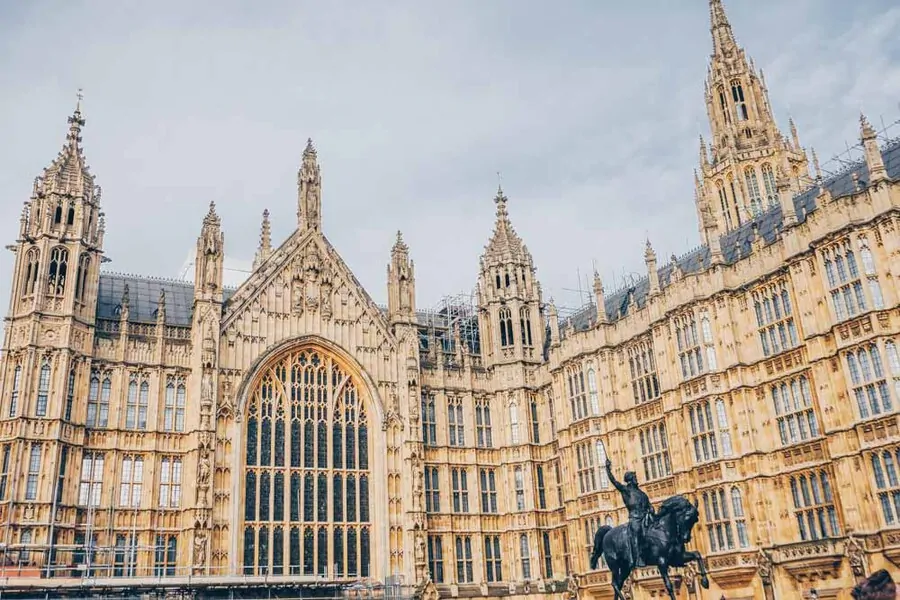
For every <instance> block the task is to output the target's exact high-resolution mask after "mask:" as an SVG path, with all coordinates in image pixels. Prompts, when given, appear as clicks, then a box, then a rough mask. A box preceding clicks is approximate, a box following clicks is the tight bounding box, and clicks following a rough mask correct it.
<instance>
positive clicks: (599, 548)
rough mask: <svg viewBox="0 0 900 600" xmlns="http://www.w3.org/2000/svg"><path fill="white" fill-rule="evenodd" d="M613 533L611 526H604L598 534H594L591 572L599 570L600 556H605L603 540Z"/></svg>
mask: <svg viewBox="0 0 900 600" xmlns="http://www.w3.org/2000/svg"><path fill="white" fill-rule="evenodd" d="M610 531H612V527H610V526H609V525H604V526H603V527H600V528H599V529H598V530H597V533H595V534H594V550H593V551H592V552H591V570H592V571H593V570H594V569H596V568H597V563H599V562H600V555H601V554H603V538H605V537H606V534H607V533H609V532H610Z"/></svg>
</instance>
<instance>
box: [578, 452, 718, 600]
mask: <svg viewBox="0 0 900 600" xmlns="http://www.w3.org/2000/svg"><path fill="white" fill-rule="evenodd" d="M606 474H607V475H608V476H609V480H610V481H611V482H612V484H613V485H614V486H615V488H616V489H617V490H619V493H620V494H621V495H622V500H623V501H624V503H625V508H626V509H628V524H627V525H619V526H617V527H610V526H608V525H604V526H603V527H600V528H599V529H598V530H597V533H595V534H594V549H593V552H591V563H590V564H591V569H596V568H597V563H598V562H599V561H600V557H601V556H603V558H604V559H605V560H606V564H607V566H608V567H609V570H610V571H611V573H612V586H613V590H614V591H615V593H616V600H625V596H624V595H623V594H622V586H624V585H625V582H626V581H627V580H628V577H629V575H631V572H632V571H633V570H634V569H636V568H638V567H644V566H656V567H657V568H658V569H659V574H660V577H662V580H663V583H664V584H665V586H666V591H667V592H669V597H670V598H671V600H675V590H674V588H673V587H672V581H671V580H670V579H669V568H670V567H683V566H685V565H686V564H687V563H689V562H696V563H697V564H698V566H699V571H700V585H702V586H703V587H704V588H709V579H708V578H707V575H706V565H704V564H703V557H701V556H700V553H699V552H693V551H690V550H685V545H686V544H687V543H688V542H690V541H691V529H693V527H694V525H696V524H697V519H698V517H699V512H698V510H697V505H696V504H691V502H690V501H689V500H688V499H687V498H685V497H684V496H672V497H671V498H668V499H667V500H665V501H664V502H663V503H662V504H660V506H659V510H658V511H654V510H653V505H652V504H651V503H650V498H649V497H648V496H647V494H646V493H645V492H644V491H643V490H642V489H640V487H639V486H638V481H637V475H635V474H634V472H632V471H628V472H627V473H625V477H624V479H625V483H624V484H623V483H621V482H619V481H617V480H616V478H615V477H614V476H613V473H612V462H610V461H609V460H608V459H607V461H606Z"/></svg>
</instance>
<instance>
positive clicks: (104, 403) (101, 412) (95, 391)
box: [85, 370, 112, 427]
mask: <svg viewBox="0 0 900 600" xmlns="http://www.w3.org/2000/svg"><path fill="white" fill-rule="evenodd" d="M111 390H112V382H111V381H110V379H109V375H105V376H104V377H103V382H102V385H101V380H100V373H99V372H98V371H96V370H95V371H92V372H91V383H90V386H89V388H88V403H87V420H86V422H85V425H86V426H87V427H106V425H107V421H108V419H109V396H110V392H111Z"/></svg>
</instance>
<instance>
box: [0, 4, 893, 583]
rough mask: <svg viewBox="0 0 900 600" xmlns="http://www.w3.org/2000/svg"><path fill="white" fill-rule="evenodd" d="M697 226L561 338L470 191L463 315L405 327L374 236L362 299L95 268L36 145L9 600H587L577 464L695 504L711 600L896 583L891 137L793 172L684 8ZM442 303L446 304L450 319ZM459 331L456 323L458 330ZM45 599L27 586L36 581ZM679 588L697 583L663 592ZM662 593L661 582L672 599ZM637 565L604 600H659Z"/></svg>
mask: <svg viewBox="0 0 900 600" xmlns="http://www.w3.org/2000/svg"><path fill="white" fill-rule="evenodd" d="M710 4H711V17H712V33H713V40H714V54H713V57H712V61H711V68H710V75H709V81H708V83H707V94H706V100H707V106H708V108H709V113H710V121H711V125H712V131H713V137H712V144H713V147H712V150H711V151H710V150H709V149H708V148H707V147H706V146H705V145H704V147H703V151H702V155H701V171H702V177H701V175H700V174H698V175H697V197H696V205H697V211H698V222H699V226H700V231H701V235H702V237H703V240H704V243H705V245H704V246H703V247H701V248H700V249H698V250H696V251H694V252H691V253H689V254H687V255H685V256H682V257H680V258H678V257H673V258H672V259H671V260H670V261H668V262H667V263H665V264H662V265H661V266H660V265H659V264H658V263H657V257H656V254H655V252H654V250H653V248H652V247H651V245H650V244H649V242H648V244H647V249H646V253H645V260H646V265H647V277H646V278H645V279H643V280H642V281H640V282H638V283H637V284H635V285H634V286H632V287H630V288H628V289H624V290H619V291H617V292H615V293H612V294H607V293H606V292H605V290H604V287H603V284H602V282H601V281H600V279H599V278H598V277H597V278H595V284H594V293H595V302H594V303H593V304H592V305H590V306H588V307H586V308H584V309H583V310H581V311H579V312H577V313H575V314H574V315H573V316H571V317H569V318H567V319H565V320H561V319H560V318H559V316H558V313H557V309H556V307H555V306H554V304H553V302H552V300H551V301H549V302H547V303H545V302H544V299H543V297H542V293H541V287H540V284H539V282H538V280H537V278H536V269H535V266H534V262H533V258H532V256H531V254H530V252H529V251H528V249H527V247H526V245H525V244H524V243H523V241H522V239H521V238H520V237H519V235H518V234H517V233H516V231H515V229H514V228H513V225H512V223H511V220H510V216H509V212H508V207H507V204H508V199H507V198H506V196H505V195H504V194H503V191H502V190H498V192H497V195H496V198H495V202H496V226H495V230H494V234H493V236H492V238H491V240H490V242H489V244H488V246H487V248H486V250H485V253H484V255H483V257H482V260H481V264H480V273H479V277H478V293H477V310H476V311H473V312H466V311H464V310H448V311H444V312H442V313H440V314H434V313H428V312H427V311H422V310H417V308H416V301H415V300H416V295H415V268H414V265H413V262H412V261H411V260H410V254H411V252H410V249H409V248H408V247H407V245H406V244H405V243H404V242H403V240H402V237H401V236H400V235H399V234H398V236H397V240H396V243H395V245H394V247H393V250H392V252H391V256H390V264H389V267H388V273H387V279H388V283H387V286H388V293H387V298H388V304H387V307H386V308H382V307H379V306H377V305H376V304H375V303H374V302H373V301H372V299H371V298H370V297H369V295H368V294H367V292H366V291H365V290H364V289H362V288H361V286H360V285H359V283H358V282H357V280H356V278H355V277H354V276H353V274H352V273H351V272H350V270H349V269H348V268H347V265H346V264H345V263H344V262H343V261H342V260H341V258H340V256H339V255H338V253H337V251H336V250H335V249H334V248H333V247H332V246H331V244H330V243H329V242H328V240H327V239H326V238H325V237H324V235H323V233H322V232H323V227H322V222H321V215H322V211H321V202H322V196H321V190H322V177H321V173H320V171H319V166H318V157H317V155H316V151H315V148H314V147H313V145H312V142H311V141H310V142H309V143H308V145H307V147H306V150H305V152H304V154H303V161H302V164H301V166H300V168H299V172H298V200H297V217H298V221H297V229H296V230H295V232H294V233H293V234H292V235H291V236H290V237H289V238H288V239H286V240H285V241H284V242H283V243H282V244H281V245H280V246H278V247H277V248H273V246H272V241H271V234H270V227H269V215H268V211H266V212H265V213H264V217H263V225H262V229H261V235H260V244H259V250H258V252H257V255H256V260H255V261H254V270H253V273H252V274H251V275H250V276H249V278H248V279H247V280H246V281H245V282H244V283H243V284H242V285H241V286H240V287H239V288H237V289H228V288H225V287H223V284H222V270H223V269H222V264H223V256H224V251H225V247H226V242H225V237H224V235H223V232H222V222H221V220H220V218H219V216H218V215H217V214H216V210H215V207H214V206H213V205H211V206H210V208H209V212H208V214H207V215H206V217H205V218H204V219H203V223H202V226H201V228H200V234H199V236H198V240H197V249H196V262H195V265H196V267H195V268H196V271H195V278H194V282H193V283H185V282H180V281H170V280H162V279H153V278H142V277H133V276H122V275H115V274H111V273H101V271H100V264H101V262H102V260H103V259H102V257H103V233H104V227H105V224H104V217H103V214H102V212H101V208H100V199H101V193H100V188H99V187H98V186H96V185H95V183H94V179H93V176H92V175H91V174H90V172H89V170H88V168H87V166H86V164H85V160H84V156H83V152H82V148H81V128H82V127H83V125H84V119H83V118H82V114H81V110H80V107H79V108H78V109H76V111H75V113H74V114H73V116H72V117H70V119H69V123H70V129H69V133H68V136H67V140H66V143H65V146H64V148H63V150H62V152H61V153H60V155H59V156H58V157H57V159H56V160H54V162H53V163H52V164H51V165H50V167H48V168H47V169H46V170H45V171H44V173H43V175H42V176H40V177H38V178H37V179H36V180H35V184H34V191H33V194H32V198H31V199H30V200H29V201H28V202H27V204H26V208H25V210H24V212H23V214H22V218H21V222H20V229H19V236H18V239H17V240H16V241H15V244H14V246H13V248H14V250H15V252H16V269H15V272H14V273H13V274H12V277H13V286H12V297H11V301H10V308H9V313H8V317H7V325H6V330H5V339H4V342H3V354H2V360H0V535H2V546H0V547H2V548H3V551H4V552H5V557H6V560H5V564H4V565H2V566H0V571H2V572H3V573H2V575H3V576H10V577H12V579H10V580H9V582H10V583H9V585H8V586H7V590H8V592H7V593H14V592H15V590H16V589H17V588H27V589H28V590H29V592H34V591H36V590H37V589H40V588H47V587H53V588H66V587H71V588H80V586H82V585H85V578H86V577H89V578H90V580H89V581H90V585H94V586H97V587H101V588H103V587H105V588H119V587H135V586H145V587H149V588H167V587H168V588H178V587H179V586H184V585H186V581H187V577H188V576H190V577H191V578H192V579H191V585H192V586H194V588H195V589H201V590H202V589H203V586H205V585H210V586H211V585H217V586H218V585H226V586H228V585H248V584H249V585H258V584H261V583H262V582H266V583H267V584H269V585H288V586H302V585H311V584H313V583H314V582H318V583H320V584H321V583H322V582H337V583H347V582H350V581H358V580H360V579H363V580H368V581H375V582H389V581H394V582H398V581H401V582H402V583H403V584H405V585H406V586H407V587H408V589H410V590H414V591H415V592H416V593H417V594H419V595H421V596H424V597H428V598H438V597H452V596H457V595H460V596H487V595H513V596H527V595H537V594H541V595H547V594H551V595H555V596H557V597H559V598H564V597H565V598H580V599H582V600H584V599H587V598H609V597H611V588H610V586H609V572H608V571H607V570H606V569H605V568H603V567H602V566H601V568H599V569H598V570H595V571H590V570H589V569H588V554H589V548H590V542H591V537H592V535H593V532H594V530H595V529H596V528H597V527H598V526H599V525H602V524H613V523H620V522H622V521H623V520H624V517H625V515H624V513H623V510H622V508H621V506H620V504H619V497H618V494H617V493H615V491H614V490H613V489H612V488H611V487H610V485H609V482H608V481H607V479H606V475H605V473H604V472H603V470H602V465H603V463H604V461H605V459H606V458H607V456H606V453H607V452H608V455H609V458H610V459H611V460H612V461H613V463H614V465H615V466H616V469H625V468H630V469H634V470H635V471H637V472H638V475H639V478H640V480H641V481H642V483H643V487H644V488H645V489H646V490H647V491H648V493H649V494H650V496H651V498H652V499H653V500H654V501H655V502H659V501H661V500H662V499H664V498H665V497H667V496H669V495H672V494H675V493H681V494H686V495H688V496H690V497H692V498H693V499H696V501H697V502H698V503H699V506H700V512H701V520H700V523H699V525H698V528H697V530H696V531H695V534H694V540H693V542H692V543H693V545H694V547H695V548H696V549H698V550H700V551H701V552H702V553H703V554H704V555H705V556H706V557H707V559H708V565H709V570H710V578H711V580H712V589H711V590H710V591H709V592H704V597H706V594H708V595H709V597H716V598H718V597H720V596H721V595H725V596H726V597H728V598H738V597H741V598H760V597H765V598H776V597H779V598H788V597H801V595H802V594H806V593H808V592H809V590H811V589H813V588H815V589H816V590H817V594H818V596H819V597H820V598H825V597H846V595H844V596H841V594H846V590H849V589H850V587H852V584H853V583H854V582H855V581H856V580H857V578H860V577H864V576H865V575H867V574H870V573H872V572H875V571H877V570H878V569H880V568H885V567H887V568H888V569H890V570H894V566H893V564H894V563H898V564H900V483H898V482H900V477H898V472H897V469H898V468H900V466H898V463H900V423H898V415H897V407H898V406H900V357H898V349H897V344H898V343H900V285H898V283H897V277H898V275H900V274H898V273H894V271H895V270H896V269H897V266H896V265H898V264H900V259H898V258H900V257H898V254H900V237H898V233H897V227H898V222H900V186H898V184H897V183H896V180H897V178H898V177H900V145H898V144H896V143H895V142H894V143H892V142H888V143H887V144H885V145H884V147H883V148H882V147H879V144H878V139H877V136H876V134H875V132H874V131H873V129H872V128H871V126H870V125H869V124H868V123H867V122H866V121H865V119H862V121H861V141H862V147H863V149H864V155H865V159H864V160H863V161H861V162H859V163H857V164H854V165H852V168H848V169H847V170H845V171H844V172H842V173H840V174H838V175H836V176H833V177H829V178H824V177H822V176H821V174H820V173H819V172H818V171H819V169H818V166H817V164H816V163H817V161H815V160H813V163H814V164H816V169H815V170H816V172H815V173H814V174H813V175H810V174H809V172H808V167H807V165H808V161H807V157H806V153H805V151H804V150H803V149H802V148H801V146H800V143H799V138H798V135H797V133H796V128H794V127H793V126H792V127H791V130H792V131H791V136H790V140H788V139H786V138H785V137H784V136H782V135H781V133H780V132H779V130H778V127H777V125H776V124H775V121H774V119H773V117H772V110H771V106H770V105H769V99H768V91H767V88H766V85H765V80H764V78H763V77H762V74H761V72H759V73H758V72H757V71H756V70H755V68H754V67H753V64H752V62H750V61H749V59H747V57H746V55H745V53H744V51H743V50H742V49H741V48H740V47H738V46H737V44H736V42H735V40H734V37H733V35H732V33H731V27H730V25H729V24H728V21H727V19H726V17H725V13H724V10H723V8H722V6H721V3H720V1H719V0H711V3H710ZM457 308H460V307H457ZM463 308H464V307H463ZM48 578H52V581H49V582H48ZM673 579H674V581H675V582H676V584H677V586H678V588H679V594H680V595H681V597H684V598H700V597H701V596H700V594H701V591H700V590H701V588H700V587H699V586H698V585H697V581H696V580H697V572H696V571H695V570H693V569H692V570H685V572H683V573H678V574H677V576H676V577H674V578H673ZM682 584H683V585H682ZM660 590H661V588H660V583H659V581H658V580H657V577H656V572H655V570H654V569H640V570H638V572H637V573H636V575H635V577H634V578H633V580H631V582H630V583H629V585H628V588H627V597H629V598H635V599H643V598H649V597H652V596H653V595H654V594H658V593H659V591H660Z"/></svg>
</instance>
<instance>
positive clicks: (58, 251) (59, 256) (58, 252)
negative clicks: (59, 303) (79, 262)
mask: <svg viewBox="0 0 900 600" xmlns="http://www.w3.org/2000/svg"><path fill="white" fill-rule="evenodd" d="M68 264H69V251H68V250H66V249H65V248H63V247H61V246H60V247H58V248H54V249H53V250H52V251H51V252H50V266H49V269H48V271H47V295H48V296H62V295H63V294H64V293H65V291H66V270H67V268H68Z"/></svg>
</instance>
